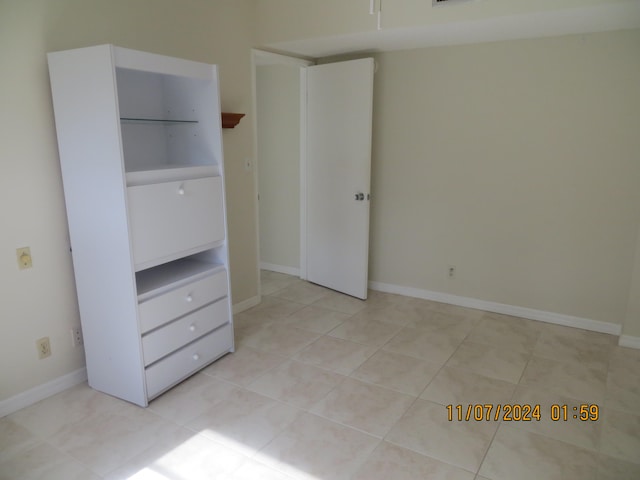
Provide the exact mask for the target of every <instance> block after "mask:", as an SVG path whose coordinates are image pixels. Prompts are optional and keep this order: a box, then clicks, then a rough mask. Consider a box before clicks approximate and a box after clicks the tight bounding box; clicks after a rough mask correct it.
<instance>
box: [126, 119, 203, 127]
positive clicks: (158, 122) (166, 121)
mask: <svg viewBox="0 0 640 480" xmlns="http://www.w3.org/2000/svg"><path fill="white" fill-rule="evenodd" d="M120 122H121V123H123V124H129V125H191V124H194V123H198V120H175V119H162V118H130V117H122V118H120Z"/></svg>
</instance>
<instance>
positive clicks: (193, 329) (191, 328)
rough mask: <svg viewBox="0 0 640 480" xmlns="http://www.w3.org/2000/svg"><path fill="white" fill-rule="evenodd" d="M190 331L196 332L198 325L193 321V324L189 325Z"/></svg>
mask: <svg viewBox="0 0 640 480" xmlns="http://www.w3.org/2000/svg"><path fill="white" fill-rule="evenodd" d="M189 331H191V332H195V331H196V326H195V325H194V324H193V323H192V324H191V325H189Z"/></svg>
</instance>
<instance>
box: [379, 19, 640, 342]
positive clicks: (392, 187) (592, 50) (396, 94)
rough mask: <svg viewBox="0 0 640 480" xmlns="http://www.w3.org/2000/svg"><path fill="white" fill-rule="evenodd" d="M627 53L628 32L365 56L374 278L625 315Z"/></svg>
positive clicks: (631, 140) (634, 170)
mask: <svg viewBox="0 0 640 480" xmlns="http://www.w3.org/2000/svg"><path fill="white" fill-rule="evenodd" d="M638 52H640V30H636V31H623V32H618V33H603V34H591V35H580V36H568V37H559V38H549V39H539V40H524V41H513V42H499V43H493V44H482V45H475V46H457V47H444V48H433V49H423V50H413V51H403V52H392V53H385V54H380V55H378V57H377V60H378V62H379V69H378V73H377V74H376V78H375V82H376V83H375V99H374V135H373V138H374V140H373V172H372V193H373V196H372V206H371V211H372V223H371V225H372V230H371V257H370V258H371V262H370V265H371V280H374V281H378V282H383V283H389V284H396V285H403V286H408V287H415V288H420V289H426V290H431V291H436V292H446V293H451V294H455V295H461V296H465V297H472V298H477V299H482V300H488V301H493V302H499V303H505V304H511V305H517V306H522V307H530V308H534V309H539V310H545V311H550V312H555V313H561V314H567V315H574V316H578V317H583V318H589V319H594V320H599V321H603V322H611V323H615V324H622V323H623V322H624V319H625V316H626V310H627V304H628V295H629V291H630V284H631V283H630V282H631V278H632V270H633V259H634V255H635V254H636V250H637V249H638V244H637V240H636V238H637V234H638V226H639V223H640V188H639V187H638V186H639V185H640V162H638V152H640V135H638V125H640V90H639V89H638V85H640V56H639V55H638ZM449 265H455V266H456V267H457V276H456V278H455V279H453V280H451V279H449V278H448V277H447V268H448V266H449ZM637 281H638V280H637V278H636V282H637ZM636 291H637V289H636ZM633 331H634V332H637V330H633Z"/></svg>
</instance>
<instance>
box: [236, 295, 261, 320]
mask: <svg viewBox="0 0 640 480" xmlns="http://www.w3.org/2000/svg"><path fill="white" fill-rule="evenodd" d="M260 300H261V299H260V295H256V296H255V297H251V298H247V299H246V300H243V301H242V302H240V303H236V304H235V305H234V306H233V314H234V315H235V314H236V313H240V312H244V311H245V310H249V309H250V308H251V307H255V306H256V305H258V304H259V303H260Z"/></svg>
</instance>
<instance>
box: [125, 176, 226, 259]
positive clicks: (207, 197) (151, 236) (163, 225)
mask: <svg viewBox="0 0 640 480" xmlns="http://www.w3.org/2000/svg"><path fill="white" fill-rule="evenodd" d="M127 197H128V200H129V216H130V225H131V237H132V243H133V259H134V263H135V265H136V269H140V268H145V267H149V266H152V265H156V264H159V263H162V261H164V260H166V259H168V258H169V259H173V258H176V255H178V254H179V253H180V252H189V251H197V250H198V249H200V248H205V247H206V246H207V245H209V244H211V243H215V242H218V241H220V240H223V239H224V213H223V208H222V179H221V178H220V177H205V178H198V179H194V180H184V181H179V182H165V183H154V184H150V185H139V186H133V187H128V188H127Z"/></svg>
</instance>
